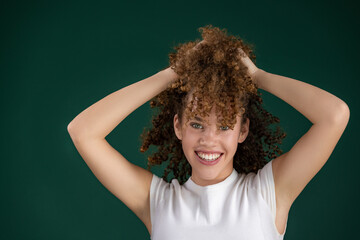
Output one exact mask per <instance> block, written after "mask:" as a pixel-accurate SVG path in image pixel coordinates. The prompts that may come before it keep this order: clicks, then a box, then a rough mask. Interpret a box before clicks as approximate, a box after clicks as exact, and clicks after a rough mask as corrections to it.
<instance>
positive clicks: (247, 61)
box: [238, 48, 259, 82]
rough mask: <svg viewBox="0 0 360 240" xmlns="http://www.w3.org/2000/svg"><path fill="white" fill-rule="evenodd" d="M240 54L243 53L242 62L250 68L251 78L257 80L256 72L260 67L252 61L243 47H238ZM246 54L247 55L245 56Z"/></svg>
mask: <svg viewBox="0 0 360 240" xmlns="http://www.w3.org/2000/svg"><path fill="white" fill-rule="evenodd" d="M238 50H239V52H240V54H241V61H242V63H243V64H244V65H245V66H246V67H247V68H248V73H249V75H250V76H251V78H252V79H253V80H254V81H255V82H256V80H255V73H256V72H257V71H258V70H259V68H258V67H256V65H255V64H254V63H253V61H251V59H250V58H249V57H248V56H247V55H246V53H245V52H244V51H243V50H242V49H241V48H238ZM243 55H245V56H243Z"/></svg>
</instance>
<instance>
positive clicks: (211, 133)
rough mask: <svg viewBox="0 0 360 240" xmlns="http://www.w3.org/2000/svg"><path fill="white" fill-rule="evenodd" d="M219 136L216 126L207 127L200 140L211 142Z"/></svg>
mask: <svg viewBox="0 0 360 240" xmlns="http://www.w3.org/2000/svg"><path fill="white" fill-rule="evenodd" d="M217 137H218V132H217V130H216V129H214V128H211V129H210V128H207V129H205V130H204V131H203V132H202V134H201V136H200V142H202V143H209V144H211V143H212V142H216V141H217Z"/></svg>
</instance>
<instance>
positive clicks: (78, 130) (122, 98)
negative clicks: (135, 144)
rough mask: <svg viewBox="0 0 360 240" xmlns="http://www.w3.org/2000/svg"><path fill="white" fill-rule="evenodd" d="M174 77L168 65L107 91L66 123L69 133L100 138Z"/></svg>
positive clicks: (79, 137) (77, 137) (88, 137)
mask: <svg viewBox="0 0 360 240" xmlns="http://www.w3.org/2000/svg"><path fill="white" fill-rule="evenodd" d="M176 78H177V74H176V73H175V72H174V71H173V70H172V69H171V68H170V67H169V68H167V69H164V70H162V71H160V72H158V73H156V74H154V75H152V76H150V77H148V78H145V79H143V80H141V81H139V82H136V83H133V84H131V85H129V86H127V87H124V88H122V89H120V90H118V91H116V92H114V93H111V94H109V95H108V96H106V97H104V98H103V99H101V100H100V101H98V102H96V103H94V104H93V105H91V106H90V107H88V108H87V109H85V110H84V111H82V112H81V113H80V114H79V115H77V116H76V117H75V118H74V119H73V120H72V121H71V122H70V123H69V125H68V130H69V133H71V136H72V137H75V138H76V140H89V139H104V138H105V137H106V136H107V135H108V134H109V133H110V132H111V131H112V130H113V129H114V128H115V127H116V126H117V125H118V124H119V123H120V122H121V121H122V120H124V119H125V118H126V117H127V116H128V115H129V114H130V113H132V112H133V111H134V110H136V109H137V108H138V107H140V106H141V105H143V104H144V103H146V102H147V101H149V100H150V99H152V98H153V97H155V96H156V95H158V94H159V93H161V92H162V91H163V90H165V89H166V87H167V86H168V85H169V83H171V82H172V81H174V80H175V79H176Z"/></svg>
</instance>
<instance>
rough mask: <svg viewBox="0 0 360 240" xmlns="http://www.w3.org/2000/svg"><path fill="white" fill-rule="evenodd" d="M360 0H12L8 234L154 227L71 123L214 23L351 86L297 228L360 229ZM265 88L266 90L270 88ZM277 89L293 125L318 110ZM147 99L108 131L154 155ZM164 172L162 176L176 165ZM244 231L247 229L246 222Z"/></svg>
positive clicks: (277, 66) (6, 140)
mask: <svg viewBox="0 0 360 240" xmlns="http://www.w3.org/2000/svg"><path fill="white" fill-rule="evenodd" d="M358 7H359V6H358V5H357V4H356V3H355V1H329V0H321V1H288V0H281V1H203V2H201V1H188V2H186V1H177V2H172V1H1V3H0V18H1V23H0V24H1V38H0V43H1V45H0V48H1V50H0V51H1V52H0V64H1V65H0V67H1V69H0V79H1V80H0V84H1V87H0V89H1V95H0V96H1V116H2V117H1V127H2V134H1V153H2V157H1V168H0V171H1V172H0V176H1V198H0V206H1V214H0V216H1V225H0V226H1V227H0V228H1V229H0V238H1V239H87V240H90V239H149V238H150V237H149V234H148V232H147V229H146V227H145V225H143V223H142V222H141V221H140V220H139V219H138V218H137V216H136V215H135V214H133V212H132V211H131V210H130V209H129V208H127V207H126V205H124V204H123V203H122V202H121V201H120V200H118V199H117V198H116V197H115V196H114V195H112V194H111V193H110V192H109V191H108V190H107V189H106V188H105V187H104V186H103V185H102V184H101V183H100V182H99V181H98V180H97V179H96V177H95V176H94V175H93V173H92V172H91V171H90V169H89V168H88V166H87V165H86V164H85V162H84V161H83V159H82V158H81V156H80V155H79V153H78V152H77V150H76V148H75V146H74V145H73V143H72V141H71V138H70V136H69V134H68V132H67V125H68V124H69V123H70V121H71V120H72V119H74V118H75V117H76V115H77V114H79V113H80V112H81V111H83V110H84V109H86V108H87V107H89V106H90V105H92V104H93V103H95V102H97V101H98V100H100V99H102V98H103V97H105V96H107V95H108V94H110V93H112V92H114V91H116V90H119V89H120V88H123V87H125V86H127V85H130V84H132V83H134V82H137V81H140V80H142V79H144V78H146V77H149V76H151V75H153V74H155V73H156V72H158V71H160V70H162V69H163V68H165V67H167V66H168V63H169V62H168V53H169V52H170V51H171V50H172V47H173V46H174V45H176V44H178V43H182V42H186V41H190V40H191V41H193V40H195V39H200V38H201V35H200V33H199V32H198V30H197V29H198V28H199V27H202V26H205V25H207V24H212V25H213V26H216V27H220V28H226V29H227V30H228V32H229V33H230V34H233V35H237V36H240V37H242V38H243V39H244V40H245V41H247V42H249V43H252V44H254V45H255V49H254V50H255V54H256V56H257V61H256V64H257V66H258V67H259V68H262V69H264V70H266V71H268V72H271V73H276V74H279V75H283V76H287V77H291V78H294V79H297V80H301V81H304V82H307V83H309V84H312V85H315V86H317V87H320V88H322V89H324V90H326V91H328V92H330V93H332V94H334V95H336V96H337V97H339V98H341V99H342V100H344V101H345V102H346V103H347V104H348V106H349V108H350V112H351V116H350V120H349V124H348V126H347V128H346V129H345V132H344V134H343V136H342V137H341V139H340V141H339V142H338V144H337V146H336V147H335V149H334V151H333V153H332V155H331V156H330V159H329V161H328V162H327V163H326V165H325V166H324V167H323V168H322V169H321V170H320V172H319V173H318V174H317V175H316V176H315V177H314V178H313V179H312V180H311V181H310V183H309V184H308V185H307V186H306V188H305V189H304V190H303V192H302V193H301V194H300V195H299V197H298V198H297V199H296V200H295V202H294V204H293V205H292V207H291V209H290V212H289V219H288V227H287V231H286V234H285V239H289V240H290V239H291V240H295V239H308V240H310V239H354V237H356V236H358V235H359V233H358V224H359V215H360V207H359V204H358V203H359V201H360V193H359V189H360V183H359V174H358V170H359V167H360V164H359V160H360V159H359V156H358V151H357V150H358V148H359V143H358V139H359V138H358V135H359V124H358V123H359V112H358V109H359V101H358V89H359V86H360V84H359V77H358V76H359V74H358V69H359V67H358V65H359V40H360V38H359V28H358V27H359V15H358V9H359V8H358ZM260 91H262V90H260ZM262 92H263V98H264V107H265V108H266V109H267V110H269V111H270V112H272V113H273V114H274V115H275V116H278V117H279V118H280V119H281V122H280V124H281V126H282V127H283V128H284V130H285V131H286V132H287V134H288V136H287V137H286V138H285V140H284V142H283V145H282V148H283V150H284V151H288V150H290V148H291V147H292V146H293V145H294V144H295V143H296V141H297V140H298V139H299V138H300V137H301V136H302V135H303V134H305V133H306V131H307V130H308V129H309V128H310V126H311V122H310V121H309V120H307V119H306V118H305V117H304V116H302V115H301V114H300V113H299V112H297V111H296V110H295V109H294V108H292V107H291V106H290V105H288V104H287V103H285V102H283V101H282V100H281V99H279V98H277V97H275V96H273V95H271V94H269V93H267V92H265V91H262ZM150 117H151V109H150V106H149V103H146V104H144V105H143V106H141V107H140V108H138V109H137V110H135V111H134V112H133V113H132V114H131V115H129V116H128V117H127V118H126V119H125V120H124V121H123V122H122V123H121V124H120V125H119V126H117V127H116V128H115V129H114V130H113V131H112V132H111V133H110V134H109V135H108V136H107V140H108V142H109V143H110V144H111V145H112V146H113V147H114V148H116V149H117V150H118V151H119V152H121V153H122V154H123V155H124V156H125V157H126V158H127V159H128V160H129V161H131V162H132V163H135V164H137V165H139V166H141V167H144V168H146V155H144V154H142V153H140V151H139V147H140V138H139V136H140V134H141V133H142V129H143V128H144V127H145V126H148V125H149V124H150ZM153 173H155V174H157V175H158V176H161V173H162V168H161V167H158V168H154V169H153ZM239 234H240V233H239Z"/></svg>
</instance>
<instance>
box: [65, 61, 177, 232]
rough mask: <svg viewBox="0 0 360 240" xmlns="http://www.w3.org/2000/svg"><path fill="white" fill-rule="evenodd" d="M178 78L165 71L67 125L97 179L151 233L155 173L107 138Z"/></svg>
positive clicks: (120, 92) (94, 105)
mask: <svg viewBox="0 0 360 240" xmlns="http://www.w3.org/2000/svg"><path fill="white" fill-rule="evenodd" d="M176 78H177V74H176V73H175V72H174V71H173V70H172V69H170V68H167V69H165V70H162V71H160V72H158V73H156V74H155V75H153V76H151V77H148V78H146V79H144V80H141V81H139V82H136V83H134V84H132V85H129V86H127V87H124V88H122V89H120V90H118V91H116V92H114V93H112V94H110V95H108V96H106V97H105V98H103V99H101V100H100V101H98V102H96V103H95V104H93V105H91V106H90V107H88V108H87V109H85V110H84V111H83V112H81V113H80V114H79V115H78V116H76V117H75V119H74V120H72V121H71V123H70V124H69V125H68V132H69V134H70V136H71V139H72V140H73V142H74V145H75V147H76V149H77V150H78V152H79V153H80V155H81V156H82V158H83V159H84V161H85V162H86V164H87V165H88V166H89V168H90V169H91V171H92V172H93V173H94V175H95V176H96V178H97V179H98V180H99V181H100V182H101V183H102V184H103V185H104V186H105V187H106V188H107V189H108V190H109V191H110V192H111V193H112V194H114V195H115V196H116V197H117V198H118V199H120V200H121V201H122V202H123V203H124V204H125V205H126V206H127V207H128V208H129V209H131V210H132V211H133V212H134V213H135V214H136V215H137V216H138V217H139V218H140V220H141V221H142V222H143V223H144V224H145V226H146V227H147V229H148V231H149V233H150V234H151V221H150V199H149V192H150V186H151V181H152V177H153V174H152V173H151V172H150V171H148V170H146V169H144V168H142V167H139V166H137V165H136V164H133V163H131V162H129V161H128V160H127V159H126V158H125V157H124V156H123V155H122V154H121V153H119V152H118V151H117V150H116V149H114V148H113V147H112V146H111V145H110V144H109V143H108V142H107V141H106V139H105V137H106V135H108V134H109V133H110V132H111V131H112V130H113V129H114V128H115V127H116V126H117V125H118V124H119V123H120V122H121V121H122V120H123V119H124V118H126V117H127V116H128V115H129V114H130V113H131V112H133V111H134V110H135V109H136V108H138V107H139V106H141V105H142V104H144V103H145V102H147V101H148V100H150V99H151V98H153V97H154V96H156V95H157V94H159V93H160V92H162V91H163V90H165V89H166V87H167V86H168V84H170V83H171V82H172V81H173V80H174V79H176ZM124 137H125V136H124ZM124 147H127V146H124Z"/></svg>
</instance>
